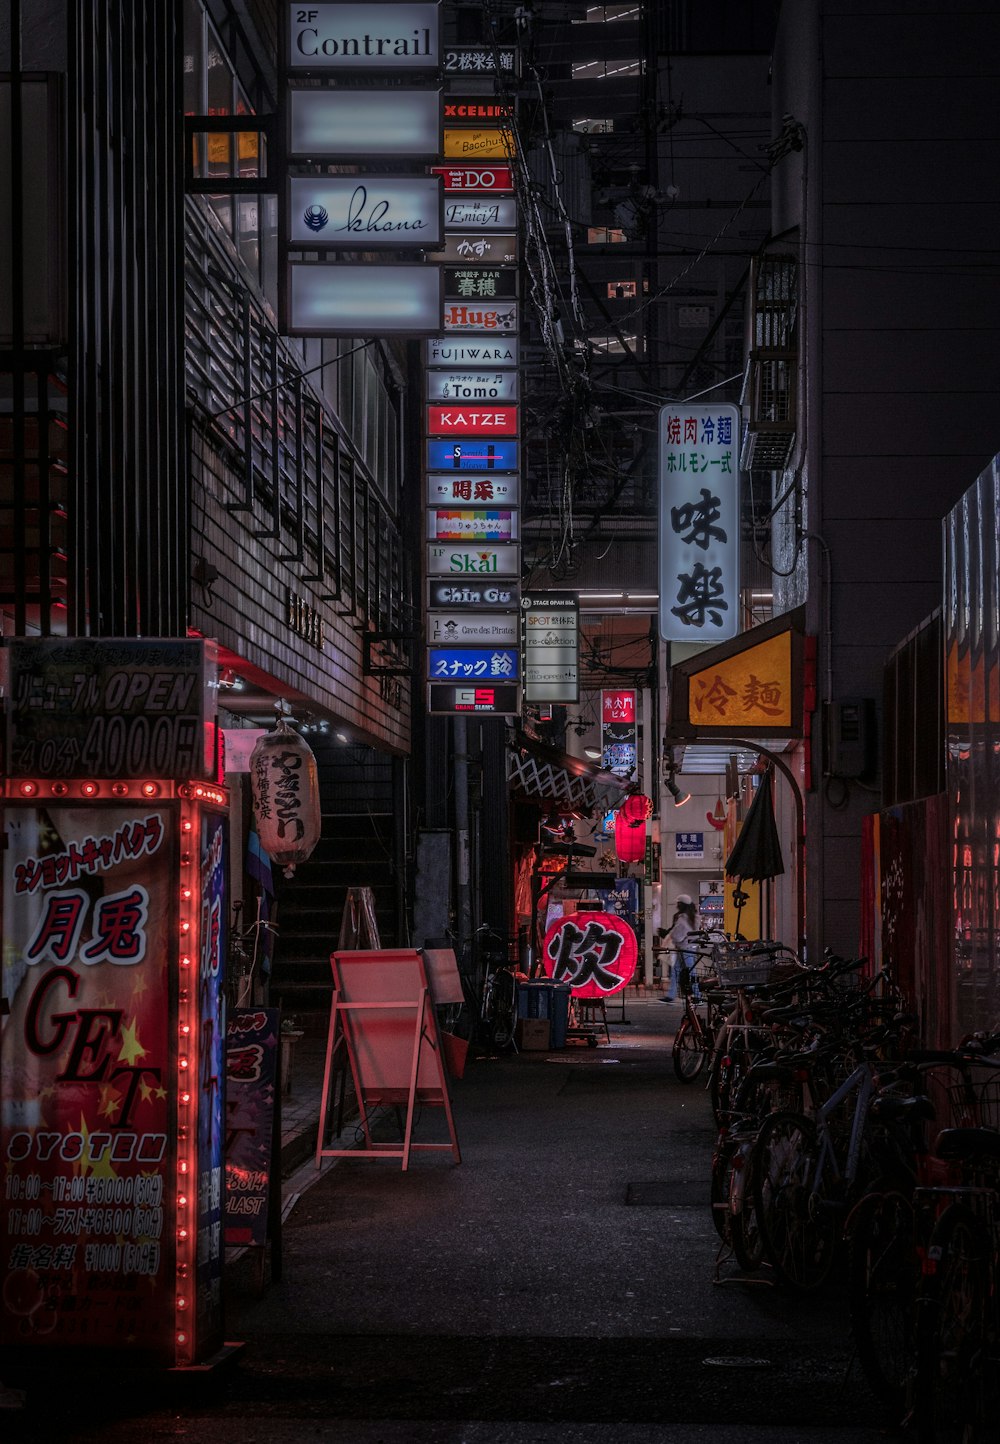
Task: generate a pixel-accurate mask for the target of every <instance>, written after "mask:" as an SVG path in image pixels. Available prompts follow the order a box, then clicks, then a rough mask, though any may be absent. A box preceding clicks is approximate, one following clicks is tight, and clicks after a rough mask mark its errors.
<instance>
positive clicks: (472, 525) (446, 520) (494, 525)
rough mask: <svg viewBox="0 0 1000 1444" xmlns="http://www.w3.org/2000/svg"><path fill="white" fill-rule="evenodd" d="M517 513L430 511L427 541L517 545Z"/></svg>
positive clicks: (485, 509) (469, 510) (473, 510)
mask: <svg viewBox="0 0 1000 1444" xmlns="http://www.w3.org/2000/svg"><path fill="white" fill-rule="evenodd" d="M517 518H518V513H517V512H516V511H498V510H494V509H493V508H492V507H490V508H488V509H487V508H485V507H476V508H470V509H464V508H463V509H462V510H461V511H452V510H450V509H448V508H444V507H442V508H440V509H436V508H434V507H431V508H430V509H429V510H428V512H427V539H428V541H484V542H486V541H489V542H509V541H517V535H518V527H517Z"/></svg>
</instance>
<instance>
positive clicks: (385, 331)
mask: <svg viewBox="0 0 1000 1444" xmlns="http://www.w3.org/2000/svg"><path fill="white" fill-rule="evenodd" d="M288 322H289V324H288V334H289V335H291V336H427V335H431V334H433V333H434V332H437V331H440V329H441V272H440V269H439V268H438V267H437V266H419V265H415V266H379V265H353V264H352V265H346V264H337V263H333V264H329V265H326V264H323V263H317V262H315V261H313V262H309V261H293V262H292V263H291V265H290V266H289V268H288Z"/></svg>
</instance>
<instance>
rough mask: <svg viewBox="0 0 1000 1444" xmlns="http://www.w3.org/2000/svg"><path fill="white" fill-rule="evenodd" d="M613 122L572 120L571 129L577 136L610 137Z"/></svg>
mask: <svg viewBox="0 0 1000 1444" xmlns="http://www.w3.org/2000/svg"><path fill="white" fill-rule="evenodd" d="M614 128H615V123H614V120H612V119H608V120H574V121H573V129H574V130H575V131H576V133H577V135H611V133H612V131H613V130H614Z"/></svg>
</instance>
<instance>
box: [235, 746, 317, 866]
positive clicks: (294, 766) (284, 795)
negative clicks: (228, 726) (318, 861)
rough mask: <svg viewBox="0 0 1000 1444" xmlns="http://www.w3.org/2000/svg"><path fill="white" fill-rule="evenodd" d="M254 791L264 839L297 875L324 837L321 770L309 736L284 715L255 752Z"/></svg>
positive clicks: (269, 851)
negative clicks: (320, 787)
mask: <svg viewBox="0 0 1000 1444" xmlns="http://www.w3.org/2000/svg"><path fill="white" fill-rule="evenodd" d="M250 791H251V794H252V797H253V815H254V822H255V823H256V825H257V835H258V837H259V838H260V845H261V847H262V848H263V849H264V851H265V852H266V853H267V855H268V857H269V858H271V860H272V862H276V863H277V864H278V866H279V867H283V868H284V869H285V876H286V877H293V876H294V875H295V869H296V867H297V866H298V864H299V863H300V862H305V861H306V860H307V858H309V857H310V856H311V854H312V850H313V848H314V847H315V846H316V844H317V842H318V841H319V834H320V825H321V815H320V805H319V774H318V772H317V769H316V758H315V757H314V756H313V752H312V748H311V747H310V746H309V744H308V742H306V741H304V740H303V738H302V737H300V736H299V734H298V732H296V731H295V730H294V728H292V727H289V725H288V723H287V722H285V721H283V720H282V721H281V722H279V723H278V725H277V727H275V729H274V731H273V732H268V733H267V734H266V735H265V736H264V737H261V738H259V739H258V741H257V745H256V747H255V748H254V749H253V751H252V752H251V754H250Z"/></svg>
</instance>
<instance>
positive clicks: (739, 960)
mask: <svg viewBox="0 0 1000 1444" xmlns="http://www.w3.org/2000/svg"><path fill="white" fill-rule="evenodd" d="M712 966H713V967H714V968H715V976H716V977H717V978H718V980H719V982H720V983H721V984H722V986H723V987H724V988H751V987H753V986H754V985H755V984H756V985H759V984H761V983H769V982H770V981H771V973H772V971H773V969H774V956H773V954H772V953H762V952H754V951H753V949H752V948H751V947H749V946H748V945H747V944H746V943H716V945H715V947H714V948H713V949H712Z"/></svg>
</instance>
